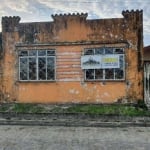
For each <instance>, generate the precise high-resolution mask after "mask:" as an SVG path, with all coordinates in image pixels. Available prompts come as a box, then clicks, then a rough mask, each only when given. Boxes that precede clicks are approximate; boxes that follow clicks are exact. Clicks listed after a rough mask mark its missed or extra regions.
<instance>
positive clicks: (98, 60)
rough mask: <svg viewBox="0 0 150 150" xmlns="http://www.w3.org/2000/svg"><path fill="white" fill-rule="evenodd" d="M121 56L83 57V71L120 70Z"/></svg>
mask: <svg viewBox="0 0 150 150" xmlns="http://www.w3.org/2000/svg"><path fill="white" fill-rule="evenodd" d="M119 67H120V65H119V55H117V54H115V55H85V56H82V57H81V68H82V69H105V68H119Z"/></svg>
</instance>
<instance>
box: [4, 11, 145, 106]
mask: <svg viewBox="0 0 150 150" xmlns="http://www.w3.org/2000/svg"><path fill="white" fill-rule="evenodd" d="M123 16H124V17H123V18H115V19H98V20H87V19H86V17H87V14H77V15H76V14H73V15H55V16H52V17H53V19H54V21H53V22H40V23H19V21H20V18H19V17H3V18H2V38H3V43H2V44H3V50H4V53H3V78H2V81H3V82H2V90H3V99H5V100H10V101H12V100H17V101H19V102H44V103H47V102H51V103H55V102H61V103H64V102H90V103H97V102H98V103H105V102H106V103H107V102H109V103H110V102H116V101H123V100H128V101H133V100H135V99H142V97H143V84H142V72H141V71H142V70H141V55H142V53H141V52H142V47H143V32H142V28H143V24H142V11H138V10H137V11H131V12H129V11H126V12H123ZM103 46H108V47H109V46H114V47H124V48H125V63H126V65H125V67H126V72H125V74H126V79H125V80H124V81H120V82H119V81H117V82H116V81H109V82H107V81H104V82H102V81H97V82H86V81H84V73H83V70H82V69H81V63H80V59H81V54H82V52H83V50H84V48H90V47H103ZM44 48H54V49H55V50H56V81H54V82H19V81H18V50H21V49H44Z"/></svg>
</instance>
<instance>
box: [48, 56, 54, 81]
mask: <svg viewBox="0 0 150 150" xmlns="http://www.w3.org/2000/svg"><path fill="white" fill-rule="evenodd" d="M54 65H55V60H54V57H49V58H47V80H54V79H55V69H54V68H55V66H54Z"/></svg>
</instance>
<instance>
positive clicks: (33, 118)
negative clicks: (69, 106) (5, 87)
mask: <svg viewBox="0 0 150 150" xmlns="http://www.w3.org/2000/svg"><path fill="white" fill-rule="evenodd" d="M0 125H28V126H36V125H38V126H39V125H40V126H66V127H81V126H82V127H130V126H134V127H135V126H137V127H150V117H129V116H114V115H91V114H83V113H75V114H73V113H63V114H62V113H45V114H29V113H26V114H25V113H23V114H22V113H0Z"/></svg>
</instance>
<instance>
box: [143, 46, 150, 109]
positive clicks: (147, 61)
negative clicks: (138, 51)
mask: <svg viewBox="0 0 150 150" xmlns="http://www.w3.org/2000/svg"><path fill="white" fill-rule="evenodd" d="M143 58H144V99H145V103H146V104H147V106H148V107H149V108H150V46H147V47H144V57H143Z"/></svg>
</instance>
